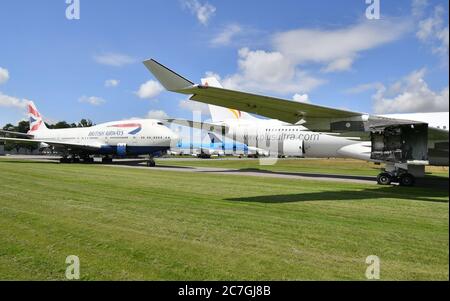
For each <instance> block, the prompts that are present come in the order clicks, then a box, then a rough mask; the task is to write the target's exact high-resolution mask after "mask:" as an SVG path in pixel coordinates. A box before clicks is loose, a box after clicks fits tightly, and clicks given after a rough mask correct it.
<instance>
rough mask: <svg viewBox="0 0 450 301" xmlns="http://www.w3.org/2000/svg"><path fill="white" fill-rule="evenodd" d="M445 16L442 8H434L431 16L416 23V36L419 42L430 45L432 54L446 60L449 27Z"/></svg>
mask: <svg viewBox="0 0 450 301" xmlns="http://www.w3.org/2000/svg"><path fill="white" fill-rule="evenodd" d="M445 14H446V12H445V9H444V7H442V6H440V5H438V6H436V7H435V8H434V10H433V13H432V15H430V16H429V17H428V18H425V19H423V20H421V21H420V22H419V23H418V24H419V25H418V30H417V33H416V36H417V38H418V39H419V40H420V41H421V42H423V43H425V44H428V45H430V46H431V48H432V52H433V53H435V54H440V55H442V56H445V57H447V60H448V53H449V52H448V46H449V42H448V41H449V27H448V21H447V24H446V21H445V20H448V19H447V18H448V17H445ZM445 25H447V26H445Z"/></svg>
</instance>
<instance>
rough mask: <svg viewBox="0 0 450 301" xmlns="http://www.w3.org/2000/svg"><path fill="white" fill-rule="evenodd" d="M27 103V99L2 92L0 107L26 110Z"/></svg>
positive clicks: (0, 94) (0, 93)
mask: <svg viewBox="0 0 450 301" xmlns="http://www.w3.org/2000/svg"><path fill="white" fill-rule="evenodd" d="M27 103H28V100H27V99H20V98H17V97H13V96H9V95H5V94H3V93H2V92H0V107H6V108H16V109H25V108H26V107H27Z"/></svg>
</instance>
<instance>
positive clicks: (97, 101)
mask: <svg viewBox="0 0 450 301" xmlns="http://www.w3.org/2000/svg"><path fill="white" fill-rule="evenodd" d="M78 101H79V102H81V103H87V104H90V105H93V106H99V105H102V104H104V103H105V102H106V100H104V99H103V98H101V97H97V96H84V95H83V96H81V97H80V98H79V99H78Z"/></svg>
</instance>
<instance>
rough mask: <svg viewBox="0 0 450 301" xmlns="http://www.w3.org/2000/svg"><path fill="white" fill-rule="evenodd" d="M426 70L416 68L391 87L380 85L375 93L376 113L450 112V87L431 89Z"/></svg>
mask: <svg viewBox="0 0 450 301" xmlns="http://www.w3.org/2000/svg"><path fill="white" fill-rule="evenodd" d="M425 72H426V70H425V69H421V70H416V71H414V72H412V73H411V74H409V75H408V76H406V77H405V78H403V79H401V80H400V81H397V82H395V83H394V84H392V85H391V86H389V87H385V86H382V87H380V88H379V89H378V90H377V92H376V94H374V95H373V99H374V110H375V113H377V114H384V113H416V112H424V113H425V112H444V111H445V112H448V109H449V87H448V86H447V87H445V88H444V89H442V90H441V91H438V92H436V91H433V90H431V89H430V88H429V87H428V85H427V83H426V82H425V80H424V76H425Z"/></svg>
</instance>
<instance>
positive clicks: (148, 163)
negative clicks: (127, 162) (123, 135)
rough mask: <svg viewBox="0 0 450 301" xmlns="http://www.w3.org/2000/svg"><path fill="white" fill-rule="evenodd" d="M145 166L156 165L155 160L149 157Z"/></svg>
mask: <svg viewBox="0 0 450 301" xmlns="http://www.w3.org/2000/svg"><path fill="white" fill-rule="evenodd" d="M147 166H148V167H155V166H156V162H155V160H153V159H150V160H148V161H147Z"/></svg>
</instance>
